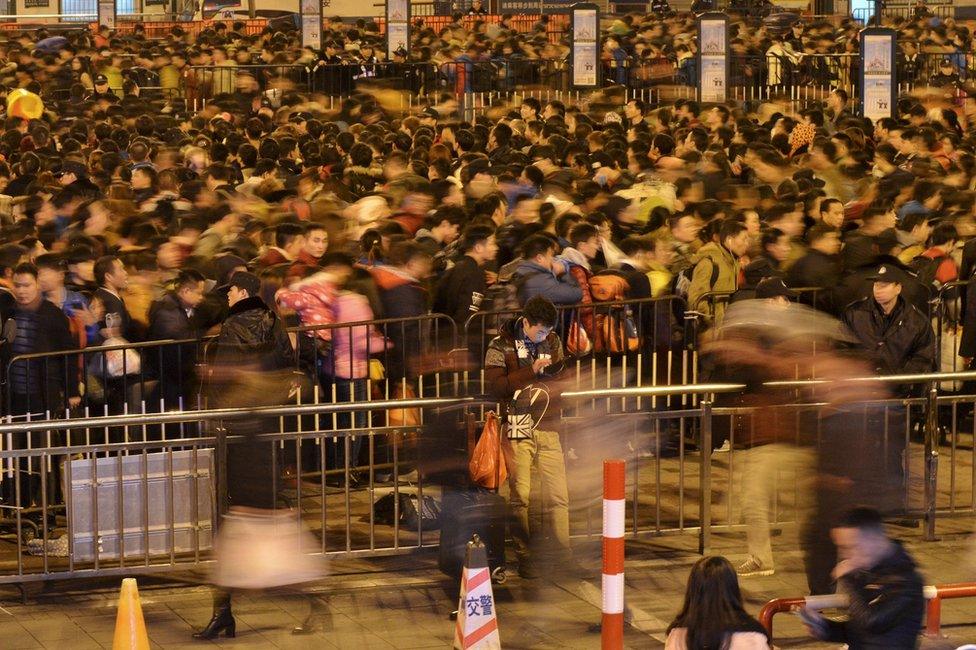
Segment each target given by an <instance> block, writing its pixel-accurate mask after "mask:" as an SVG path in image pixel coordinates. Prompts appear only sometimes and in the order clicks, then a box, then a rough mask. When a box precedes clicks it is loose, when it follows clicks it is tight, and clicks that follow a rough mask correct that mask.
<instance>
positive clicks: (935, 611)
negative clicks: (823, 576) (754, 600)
mask: <svg viewBox="0 0 976 650" xmlns="http://www.w3.org/2000/svg"><path fill="white" fill-rule="evenodd" d="M922 593H923V595H924V596H925V600H926V604H925V636H927V637H939V636H941V633H942V601H943V600H948V599H952V598H976V582H957V583H951V584H941V585H925V586H924V587H923V588H922ZM848 602H849V599H848V597H847V596H846V595H843V594H830V595H825V596H805V597H802V598H775V599H773V600H771V601H769V602H768V603H766V604H765V605H763V608H762V609H761V610H760V611H759V622H760V623H761V624H762V626H763V627H764V628H766V631H767V632H769V636H770V638H772V636H773V617H774V616H776V615H777V614H785V613H788V612H792V611H794V610H796V609H797V608H800V607H806V606H810V607H812V608H814V609H818V610H819V609H835V608H837V609H842V608H845V607H847V605H848Z"/></svg>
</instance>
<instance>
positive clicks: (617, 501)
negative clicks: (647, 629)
mask: <svg viewBox="0 0 976 650" xmlns="http://www.w3.org/2000/svg"><path fill="white" fill-rule="evenodd" d="M625 480H626V464H625V463H624V461H622V460H605V461H603V624H602V625H601V638H602V648H603V650H622V649H623V647H624V518H625V515H624V511H625V507H626V505H625V504H626V501H625V499H624V489H625V488H624V483H625Z"/></svg>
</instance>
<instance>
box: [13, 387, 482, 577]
mask: <svg viewBox="0 0 976 650" xmlns="http://www.w3.org/2000/svg"><path fill="white" fill-rule="evenodd" d="M470 401H471V398H469V397H455V398H443V399H438V398H426V399H423V400H418V399H406V400H378V401H372V402H370V403H369V404H368V405H367V404H364V403H345V404H304V405H288V406H271V407H261V408H233V409H230V408H224V409H210V410H203V411H194V412H170V413H158V414H140V415H128V416H109V417H103V418H90V419H84V420H72V421H67V420H54V421H47V422H43V423H41V422H27V423H9V422H8V423H7V424H5V425H4V426H3V427H2V429H0V431H2V433H3V434H4V436H5V437H6V438H7V439H8V440H9V438H10V437H11V436H30V435H31V434H34V433H44V434H45V435H48V436H50V435H51V434H52V432H60V433H62V434H63V435H64V437H66V438H68V439H69V440H68V442H69V443H70V442H71V440H70V437H71V435H72V433H73V432H74V430H75V429H77V428H78V427H93V428H94V427H105V428H112V427H118V428H125V429H126V430H128V429H130V428H135V429H137V430H142V431H145V430H146V428H147V427H150V426H164V425H168V424H174V423H180V424H193V425H196V426H197V427H199V428H200V429H201V430H202V429H204V428H205V427H206V425H207V424H210V425H212V426H211V427H210V429H211V433H210V434H208V435H197V436H194V437H191V438H185V439H181V440H176V441H158V440H156V441H153V440H147V439H145V437H143V440H140V441H133V442H127V443H117V444H97V445H91V444H64V445H49V446H45V447H43V448H28V449H10V448H9V447H8V448H6V449H4V450H2V451H0V463H2V465H3V490H4V493H5V496H6V497H7V498H6V500H5V504H4V506H3V507H2V508H0V512H9V513H11V514H9V515H7V516H4V517H3V518H2V519H0V528H2V529H5V530H8V531H11V533H10V534H8V535H6V536H5V537H6V538H7V539H8V540H10V539H12V541H14V542H15V545H16V558H15V561H14V559H11V558H9V557H8V558H7V560H6V561H2V560H0V583H3V582H7V583H9V582H17V583H20V582H27V581H38V580H51V579H56V578H67V577H83V576H92V575H114V574H119V573H126V572H133V571H137V572H150V571H166V570H172V569H186V568H188V567H192V566H199V565H202V564H205V563H207V562H209V561H210V556H209V550H210V547H211V544H212V535H213V531H214V529H215V525H214V518H215V517H216V516H217V515H218V514H219V513H220V512H222V511H223V509H224V507H225V506H226V504H227V494H228V493H229V492H230V491H231V490H232V489H233V488H232V486H229V485H228V480H231V479H233V480H236V481H238V482H239V481H242V480H247V481H251V480H255V481H258V480H261V478H262V477H263V478H264V479H267V480H268V481H269V482H270V490H271V492H272V495H271V499H272V501H273V502H274V503H279V504H282V503H283V504H287V505H289V506H290V507H296V508H297V510H299V511H303V510H309V509H310V504H311V503H313V502H314V503H315V505H316V506H317V507H316V514H317V515H318V517H312V519H313V522H312V523H315V524H317V525H311V524H310V523H309V521H306V525H309V527H310V528H312V530H313V531H314V532H316V533H318V534H319V535H320V538H321V539H320V547H319V548H317V549H310V550H311V551H312V552H316V553H321V554H326V553H341V554H361V553H390V552H402V551H404V550H407V549H412V548H417V547H421V546H425V545H429V544H430V538H429V536H428V537H427V538H426V539H425V530H424V523H423V521H422V520H420V521H418V522H417V530H416V535H411V534H407V533H408V532H409V531H404V532H403V534H401V522H400V520H399V518H398V516H397V513H398V512H399V496H400V494H401V492H403V491H404V490H406V489H407V488H406V483H407V481H406V480H405V479H402V478H401V477H402V476H406V475H407V473H408V472H407V471H405V470H406V466H407V465H408V464H412V463H415V462H416V460H415V458H413V457H411V455H410V454H405V453H404V446H405V445H404V436H405V434H406V433H409V432H411V431H414V430H416V429H417V425H408V426H397V427H388V426H375V427H374V426H373V423H372V421H370V422H368V423H367V425H366V428H354V427H351V426H350V427H343V428H340V429H333V430H327V429H326V428H325V427H321V426H319V425H320V424H321V423H322V422H325V423H326V426H327V424H328V420H330V419H333V420H334V419H336V418H337V417H339V416H341V414H349V413H352V412H360V411H363V410H364V409H367V410H368V413H369V414H370V420H372V416H373V415H374V414H384V413H394V412H398V411H402V410H404V409H408V410H409V409H420V408H424V409H427V410H431V409H437V408H457V407H458V406H460V405H464V404H466V403H468V402H470ZM330 416H331V417H330ZM306 420H308V422H307V423H306V424H308V425H309V426H303V422H305V421H306ZM255 422H258V423H264V424H270V425H271V429H270V430H267V429H266V430H265V431H264V432H262V433H255V434H244V433H242V432H241V431H242V429H241V427H252V428H253V423H255ZM275 422H277V425H275V424H274V423H275ZM259 426H260V425H259ZM275 428H277V430H278V431H277V433H275V432H274V429H275ZM235 432H236V433H235ZM357 436H359V437H361V438H362V437H365V438H368V442H369V449H368V452H369V464H368V467H366V468H364V469H365V471H366V472H367V474H368V485H367V487H366V488H365V489H366V490H367V494H368V496H369V499H368V504H366V507H368V508H369V513H359V514H358V515H357V514H356V513H354V512H353V509H354V507H355V508H356V509H361V508H363V507H364V504H363V503H362V502H361V499H356V503H355V504H354V503H353V501H354V496H353V495H352V494H351V490H350V477H351V476H353V474H354V472H356V471H357V469H358V461H352V460H351V459H350V457H349V451H350V449H352V448H353V443H354V442H355V439H356V437H357ZM380 437H383V438H384V439H385V440H388V441H389V444H390V447H389V449H390V461H388V462H386V463H385V464H384V463H380V462H377V451H376V448H375V441H376V439H377V438H380ZM337 441H341V442H337ZM248 445H249V446H251V447H252V449H253V448H254V447H255V446H257V447H259V448H260V449H261V450H262V452H261V454H260V456H258V457H254V460H255V461H256V462H254V463H251V464H248V465H245V466H243V467H242V466H241V460H240V458H239V454H240V452H236V453H235V450H237V449H239V448H243V447H245V446H248ZM327 449H328V450H329V452H328V453H327ZM343 449H344V451H345V456H344V459H343V460H342V462H340V463H339V465H338V468H337V469H335V470H330V471H326V466H327V463H328V464H329V465H335V460H334V458H332V457H331V454H333V452H339V453H340V454H341V451H342V450H343ZM307 451H311V452H313V453H312V454H308V453H305V452H307ZM229 455H231V456H233V457H234V458H237V460H236V461H235V462H236V463H237V468H236V470H235V471H236V472H237V473H236V475H234V476H230V474H229V471H228V468H229V467H230V465H229V463H230V462H231V461H230V456H229ZM310 456H311V457H313V458H315V457H317V458H318V459H319V460H320V461H321V464H322V471H321V472H320V473H319V479H320V480H319V481H318V484H317V485H311V484H309V483H308V482H306V481H305V480H303V479H301V478H296V479H294V481H293V485H292V486H290V487H289V486H288V485H287V484H286V483H283V482H282V481H281V479H280V478H279V476H278V473H277V471H278V469H279V468H280V466H282V465H284V464H286V463H292V464H297V467H298V469H299V472H298V476H299V477H300V476H301V464H302V462H303V459H305V458H307V457H310ZM262 465H265V466H266V467H265V468H264V471H262ZM384 467H385V468H386V469H387V470H388V471H389V472H390V474H391V480H390V481H389V482H388V483H385V485H389V486H390V487H385V488H383V489H382V491H386V490H390V491H391V493H392V494H394V497H395V498H394V506H393V510H394V517H393V521H392V522H391V527H392V531H388V532H391V533H392V534H387V533H379V532H377V531H376V525H377V524H376V521H375V519H374V513H373V508H372V505H373V497H374V496H375V495H376V493H377V491H379V490H380V487H379V485H378V484H377V482H376V477H377V470H378V469H381V468H384ZM242 471H246V472H247V476H246V477H245V476H241V472H242ZM330 475H338V476H339V478H340V484H341V485H342V489H340V490H330V485H331V483H330V482H329V476H330ZM235 476H236V479H235ZM215 477H216V480H215ZM409 482H411V483H416V490H415V491H416V494H417V496H418V498H419V499H421V500H422V499H423V489H424V478H423V476H422V475H418V476H416V477H415V478H411V479H409ZM303 492H304V494H303ZM411 492H412V490H411ZM310 493H311V494H310ZM359 515H362V516H365V517H367V518H368V519H369V526H368V530H363V529H362V527H361V526H359V525H358V516H359ZM333 517H335V518H336V520H338V522H339V523H338V524H336V523H335V520H334V519H333ZM307 519H308V518H307ZM55 531H64V534H63V535H62V536H60V537H58V538H54V536H53V535H54V532H55ZM25 552H29V553H30V554H31V555H30V556H28V557H25ZM34 558H37V559H36V560H35V559H34Z"/></svg>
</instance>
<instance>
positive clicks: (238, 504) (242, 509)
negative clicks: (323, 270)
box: [193, 271, 320, 639]
mask: <svg viewBox="0 0 976 650" xmlns="http://www.w3.org/2000/svg"><path fill="white" fill-rule="evenodd" d="M260 290H261V280H260V279H259V278H258V277H257V276H256V275H253V274H251V273H247V272H243V271H238V272H237V273H235V274H234V275H233V276H232V277H231V280H230V288H229V290H228V292H227V299H228V303H229V305H230V310H229V312H228V315H227V318H226V320H224V323H223V325H222V326H221V330H220V334H219V335H218V337H217V341H216V351H215V353H214V359H213V364H212V368H211V374H210V379H211V385H210V395H211V400H212V401H213V406H214V407H215V408H243V407H261V406H274V405H279V404H284V403H285V402H286V401H288V397H289V392H290V389H291V380H290V375H291V373H290V371H289V368H290V367H292V365H293V364H294V359H293V355H294V353H293V350H292V346H291V341H290V340H289V338H288V334H287V332H286V331H285V328H284V325H283V324H282V322H281V320H280V319H279V318H278V316H277V314H275V312H274V311H272V310H271V309H270V308H268V306H267V305H266V304H265V303H264V301H263V300H262V299H261V298H260V297H259V293H260ZM277 421H278V418H276V417H263V418H262V417H254V416H253V415H252V416H250V417H244V418H241V419H236V420H231V421H229V422H227V423H226V431H225V432H224V435H225V436H244V438H245V439H244V440H243V441H241V442H233V443H230V444H226V445H224V447H225V448H226V454H227V465H226V468H227V469H226V484H227V500H228V503H229V506H230V508H229V511H228V513H227V514H226V515H225V516H224V517H223V518H222V520H221V525H220V530H219V531H218V535H217V540H216V544H215V546H216V554H217V567H216V570H215V573H214V584H215V585H216V591H215V593H214V612H213V617H212V618H211V619H210V623H209V624H207V627H206V628H204V629H203V630H201V631H200V632H197V633H195V634H194V635H193V636H194V638H196V639H213V638H215V637H216V636H218V635H219V634H220V633H221V632H223V633H225V634H226V635H227V636H234V635H235V631H236V622H235V621H234V616H233V613H232V611H231V597H230V591H229V590H230V589H234V588H237V589H254V588H271V587H280V586H283V585H291V584H296V583H299V582H305V581H308V580H312V579H315V578H317V577H319V576H320V573H319V572H318V571H316V568H315V566H314V565H313V564H312V563H311V562H310V561H309V560H308V559H307V556H306V555H304V554H303V550H302V540H301V538H300V536H301V534H302V533H301V528H300V524H299V522H298V521H297V520H296V516H295V515H294V514H293V513H290V512H287V511H279V510H276V508H277V503H276V499H275V495H276V490H275V480H276V477H277V471H276V467H275V464H274V462H273V461H274V458H275V456H274V453H273V449H272V447H273V443H260V442H258V441H257V440H256V439H255V437H256V436H257V435H259V434H262V433H270V432H274V431H275V430H276V429H277ZM305 548H314V545H313V544H310V543H307V545H306V546H305Z"/></svg>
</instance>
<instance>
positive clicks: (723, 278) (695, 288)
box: [688, 242, 739, 322]
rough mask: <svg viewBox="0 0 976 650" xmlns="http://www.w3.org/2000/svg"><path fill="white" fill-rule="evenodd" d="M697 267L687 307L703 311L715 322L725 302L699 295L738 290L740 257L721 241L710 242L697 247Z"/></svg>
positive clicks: (718, 318) (692, 278)
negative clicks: (712, 300) (711, 300)
mask: <svg viewBox="0 0 976 650" xmlns="http://www.w3.org/2000/svg"><path fill="white" fill-rule="evenodd" d="M694 265H695V270H694V271H693V272H692V275H691V285H690V286H689V287H688V308H689V309H692V310H695V311H700V312H702V313H704V314H705V316H706V318H709V319H711V320H712V321H714V322H718V321H720V320H722V316H723V315H724V314H725V305H724V304H723V303H721V302H715V303H714V304H713V303H711V302H709V301H707V300H705V301H702V302H701V304H699V302H698V301H699V299H700V298H701V297H702V296H704V295H705V294H707V293H711V292H723V293H724V292H728V293H730V294H731V293H733V292H735V290H736V288H737V284H738V278H739V260H738V259H736V257H735V256H734V255H732V253H730V252H729V251H728V250H726V249H725V247H724V246H722V245H721V244H717V243H715V242H709V243H707V244H705V245H704V246H702V247H701V248H700V249H698V254H697V255H696V256H695V258H694Z"/></svg>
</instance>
